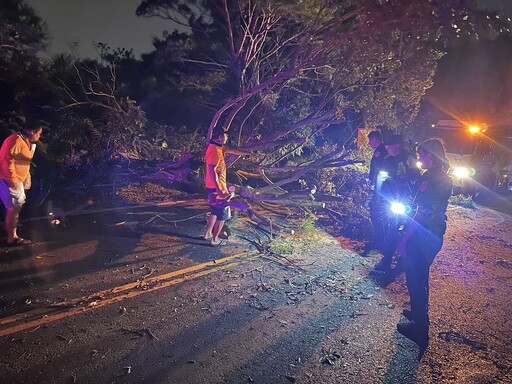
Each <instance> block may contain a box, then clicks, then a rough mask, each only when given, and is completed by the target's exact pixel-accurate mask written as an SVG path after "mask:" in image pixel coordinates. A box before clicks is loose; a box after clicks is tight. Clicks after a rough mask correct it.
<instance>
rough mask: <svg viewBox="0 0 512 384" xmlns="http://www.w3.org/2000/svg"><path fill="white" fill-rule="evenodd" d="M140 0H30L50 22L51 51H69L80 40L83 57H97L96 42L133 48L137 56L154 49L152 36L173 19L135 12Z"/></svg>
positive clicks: (169, 26) (162, 29) (158, 33)
mask: <svg viewBox="0 0 512 384" xmlns="http://www.w3.org/2000/svg"><path fill="white" fill-rule="evenodd" d="M140 2H141V1H140V0H27V3H28V4H30V5H31V6H32V7H33V8H34V9H35V10H36V12H37V13H38V15H39V16H40V17H42V18H43V20H44V21H46V23H47V25H48V32H49V44H48V52H49V53H50V54H55V53H63V52H69V50H70V46H71V45H72V44H73V43H74V42H78V43H79V46H78V53H79V55H80V57H90V58H96V57H97V53H96V50H95V49H94V47H93V44H92V42H93V41H95V42H104V43H107V44H109V45H110V46H111V47H113V48H117V47H124V48H133V50H134V53H135V55H136V56H138V55H140V53H144V52H150V51H151V50H152V39H153V37H154V36H157V37H160V36H161V35H162V31H164V30H170V29H171V25H172V24H171V22H169V21H165V20H162V19H159V18H142V17H137V16H136V15H135V10H136V8H137V6H138V5H139V4H140Z"/></svg>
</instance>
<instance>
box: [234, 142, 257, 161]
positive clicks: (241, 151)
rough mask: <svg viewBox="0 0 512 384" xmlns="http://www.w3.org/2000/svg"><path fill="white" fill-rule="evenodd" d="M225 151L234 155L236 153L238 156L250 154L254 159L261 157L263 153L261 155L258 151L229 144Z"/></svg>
mask: <svg viewBox="0 0 512 384" xmlns="http://www.w3.org/2000/svg"><path fill="white" fill-rule="evenodd" d="M225 148H226V149H225V153H230V154H232V155H236V156H250V157H251V158H252V159H254V160H258V159H260V158H261V155H259V154H258V153H253V152H251V151H245V150H243V149H240V148H236V147H228V146H227V145H226V146H225Z"/></svg>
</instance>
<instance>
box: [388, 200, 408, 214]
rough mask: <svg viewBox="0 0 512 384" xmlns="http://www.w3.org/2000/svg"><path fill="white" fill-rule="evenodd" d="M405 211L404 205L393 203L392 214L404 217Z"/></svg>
mask: <svg viewBox="0 0 512 384" xmlns="http://www.w3.org/2000/svg"><path fill="white" fill-rule="evenodd" d="M405 211H406V208H405V205H404V204H402V203H399V202H397V201H395V202H393V203H391V212H393V213H394V214H395V215H403V214H405Z"/></svg>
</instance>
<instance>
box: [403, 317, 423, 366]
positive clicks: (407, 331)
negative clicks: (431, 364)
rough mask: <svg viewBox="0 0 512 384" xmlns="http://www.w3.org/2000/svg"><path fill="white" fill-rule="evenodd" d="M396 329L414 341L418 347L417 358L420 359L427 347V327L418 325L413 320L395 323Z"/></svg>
mask: <svg viewBox="0 0 512 384" xmlns="http://www.w3.org/2000/svg"><path fill="white" fill-rule="evenodd" d="M396 329H397V331H398V332H400V333H401V334H402V335H404V336H405V337H407V338H408V339H409V340H411V341H414V342H415V343H416V344H417V345H418V347H419V348H420V351H419V354H418V360H421V358H422V357H423V355H424V354H425V351H426V350H427V348H428V342H429V336H428V327H427V326H419V325H417V324H416V323H415V322H414V321H411V322H410V323H407V324H403V323H400V324H397V326H396Z"/></svg>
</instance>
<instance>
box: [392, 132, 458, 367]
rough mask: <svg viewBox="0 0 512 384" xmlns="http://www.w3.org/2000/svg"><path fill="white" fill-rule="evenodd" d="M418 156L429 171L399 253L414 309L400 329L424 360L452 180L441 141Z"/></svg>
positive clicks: (423, 145) (430, 142) (430, 144)
mask: <svg viewBox="0 0 512 384" xmlns="http://www.w3.org/2000/svg"><path fill="white" fill-rule="evenodd" d="M417 153H418V160H419V161H420V163H421V164H422V168H423V169H426V172H425V173H423V175H422V176H421V178H420V180H419V188H418V191H417V194H416V196H415V199H414V204H415V205H416V206H417V208H416V212H415V214H414V216H413V218H412V220H410V222H409V223H408V225H407V229H406V232H405V234H404V236H403V238H402V241H401V243H400V246H399V253H400V254H401V255H402V257H404V260H405V276H406V280H407V288H408V291H409V296H410V303H411V309H410V310H409V309H405V310H404V311H403V314H404V316H405V317H406V318H407V319H408V320H409V322H408V323H399V324H398V325H397V329H398V332H400V333H401V334H403V335H404V336H406V337H408V338H409V339H411V340H413V341H414V342H416V343H417V344H418V346H419V347H420V354H419V358H420V359H421V357H422V356H423V353H424V352H425V350H426V349H427V347H428V343H429V316H428V305H429V303H428V300H429V271H430V265H431V264H432V262H433V261H434V258H435V257H436V255H437V254H438V253H439V251H440V250H441V247H442V245H443V236H444V233H445V231H446V209H447V206H448V199H449V197H450V195H451V193H452V180H451V178H450V177H449V176H448V175H447V171H448V167H449V162H448V160H447V159H446V154H445V149H444V146H443V143H442V141H441V140H440V139H429V140H426V141H424V142H423V143H421V144H420V145H419V146H418V149H417Z"/></svg>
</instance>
